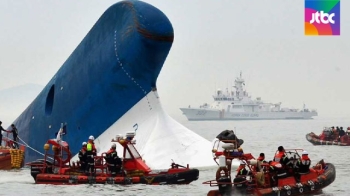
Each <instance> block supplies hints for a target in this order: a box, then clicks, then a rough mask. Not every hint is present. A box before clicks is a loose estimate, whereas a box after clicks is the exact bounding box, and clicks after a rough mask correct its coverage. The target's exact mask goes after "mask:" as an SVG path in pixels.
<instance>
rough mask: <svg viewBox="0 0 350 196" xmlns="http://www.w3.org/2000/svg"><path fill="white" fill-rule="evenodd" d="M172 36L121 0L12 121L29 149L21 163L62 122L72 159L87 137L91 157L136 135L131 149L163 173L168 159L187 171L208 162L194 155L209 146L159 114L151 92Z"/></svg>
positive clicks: (141, 8)
mask: <svg viewBox="0 0 350 196" xmlns="http://www.w3.org/2000/svg"><path fill="white" fill-rule="evenodd" d="M173 38H174V33H173V28H172V25H171V23H170V21H169V20H168V18H167V17H166V16H165V15H164V14H163V13H162V12H161V11H160V10H158V9H157V8H155V7H153V6H151V5H149V4H147V3H144V2H141V1H122V2H119V3H116V4H114V5H112V6H111V7H110V8H108V9H107V10H106V11H105V12H104V13H103V15H102V16H101V17H100V19H99V20H98V21H97V22H96V24H95V25H94V26H93V28H92V29H91V30H90V31H89V33H88V34H87V35H86V36H85V38H84V39H83V40H82V41H81V43H80V44H79V45H78V47H77V48H76V49H75V50H74V51H73V53H72V54H71V55H70V56H69V58H68V59H67V60H66V62H65V63H64V64H63V65H62V67H61V68H60V69H59V70H58V72H57V73H56V74H55V75H54V76H53V78H52V79H51V80H50V81H49V82H48V84H47V85H46V86H45V87H44V89H43V90H42V91H41V93H40V94H39V95H38V96H37V97H36V99H35V100H34V101H33V102H32V103H31V104H30V105H29V106H28V107H27V109H26V110H25V111H24V112H23V113H22V114H21V115H20V116H19V117H18V118H17V119H16V120H15V122H14V124H16V126H17V128H18V130H19V136H20V139H21V141H24V142H25V143H27V144H28V145H29V146H30V148H31V149H35V151H34V150H27V151H26V155H25V157H26V162H28V161H33V160H35V159H38V158H40V157H41V156H42V155H41V154H40V152H43V143H45V141H47V140H48V139H50V138H53V137H55V133H57V131H58V130H59V128H60V126H61V123H67V134H66V135H65V136H64V138H63V139H64V140H66V141H67V142H68V143H70V144H71V146H70V149H71V151H72V152H76V153H77V152H78V151H79V150H80V147H81V143H82V142H83V141H86V140H87V139H88V137H89V136H90V135H93V136H94V137H95V143H96V146H97V150H98V152H105V151H107V150H108V149H109V147H110V143H109V140H110V138H111V137H114V136H115V135H116V134H122V133H126V132H130V131H136V139H137V140H139V141H138V144H137V147H138V148H139V149H140V153H141V154H142V155H143V156H144V158H145V160H146V161H147V162H148V164H149V165H150V166H151V167H153V166H155V167H157V166H158V165H157V164H159V165H162V166H161V167H164V168H167V167H168V164H169V161H171V160H170V158H171V159H175V161H177V162H178V163H179V164H187V163H189V164H190V166H196V165H195V163H198V162H200V161H201V159H207V158H208V159H209V158H210V159H211V156H210V154H208V155H207V154H205V153H201V152H206V150H203V148H208V149H209V148H210V142H209V141H207V140H205V139H204V138H202V137H200V136H198V135H197V134H195V133H193V132H192V131H190V130H188V129H187V128H185V127H183V126H182V125H180V124H179V123H177V122H176V121H174V120H173V119H172V118H170V117H169V116H168V115H166V114H165V113H164V112H163V110H162V108H161V105H160V102H159V98H158V96H157V93H156V81H157V77H158V74H159V72H160V70H161V68H162V66H163V63H164V61H165V59H166V57H167V55H168V53H169V50H170V48H171V46H172V42H173ZM173 125H174V126H173ZM182 139H184V140H182ZM107 140H108V141H107ZM157 147H159V148H158V149H157ZM197 147H198V148H197ZM196 148H197V149H196ZM191 149H192V150H191ZM199 149H200V150H199ZM185 150H186V151H185ZM197 150H198V152H197ZM188 153H190V154H194V155H195V157H192V158H189V156H186V155H188ZM161 155H162V156H161ZM160 157H161V158H160ZM156 159H157V160H156ZM184 159H185V160H184ZM195 159H199V160H195ZM162 160H164V162H162ZM202 162H203V161H202ZM163 163H166V164H167V165H163ZM192 163H194V164H192ZM202 165H203V163H202Z"/></svg>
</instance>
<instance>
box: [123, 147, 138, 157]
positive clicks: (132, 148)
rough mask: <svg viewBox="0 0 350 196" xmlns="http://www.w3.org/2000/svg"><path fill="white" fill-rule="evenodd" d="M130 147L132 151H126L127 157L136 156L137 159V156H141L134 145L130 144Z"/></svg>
mask: <svg viewBox="0 0 350 196" xmlns="http://www.w3.org/2000/svg"><path fill="white" fill-rule="evenodd" d="M128 148H129V149H130V151H128V150H127V151H126V156H125V158H127V159H130V158H132V157H134V158H135V159H137V158H140V157H141V156H140V154H139V153H138V152H137V150H136V148H135V146H134V145H132V144H128ZM129 153H130V154H129Z"/></svg>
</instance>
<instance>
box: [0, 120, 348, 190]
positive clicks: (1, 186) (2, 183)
mask: <svg viewBox="0 0 350 196" xmlns="http://www.w3.org/2000/svg"><path fill="white" fill-rule="evenodd" d="M180 123H182V124H183V125H184V126H186V127H187V128H189V129H190V130H193V131H194V132H196V133H198V134H199V135H201V136H203V137H204V138H206V139H208V140H210V141H212V140H213V139H214V138H215V137H216V136H217V135H218V134H219V133H220V132H221V131H223V130H226V129H229V130H235V131H236V134H237V136H238V138H240V139H243V140H244V144H243V145H242V147H243V150H244V152H246V153H248V152H249V153H252V154H253V156H255V157H258V155H259V154H260V153H261V152H263V153H265V157H266V160H271V159H272V158H273V155H274V153H275V152H276V150H277V147H278V146H281V145H282V146H284V148H286V149H288V148H302V149H305V150H307V151H308V152H309V157H310V159H311V160H312V161H313V162H312V165H314V164H315V163H316V162H317V161H319V160H321V159H324V160H325V161H326V162H330V163H333V164H334V165H335V168H336V173H337V175H336V179H335V181H334V182H333V183H332V184H331V185H329V186H328V187H326V188H325V189H323V191H322V193H321V194H318V195H323V196H326V195H327V196H338V195H340V196H343V195H344V196H345V195H350V186H349V182H350V163H349V161H350V146H349V147H347V146H343V147H342V146H314V145H312V144H311V143H309V142H308V141H307V140H306V138H305V135H306V134H307V133H309V132H315V133H316V134H319V133H321V131H322V129H323V127H324V126H342V127H344V129H346V128H347V127H348V126H350V122H349V119H344V118H333V119H328V118H321V117H316V118H315V119H313V120H258V121H182V122H180ZM208 153H210V152H208ZM204 161H206V160H204ZM207 161H213V160H207ZM169 165H170V163H169ZM233 165H234V166H233V172H235V166H236V165H237V163H235V162H234V163H233ZM216 169H217V167H208V168H199V170H200V173H199V179H198V180H197V181H194V182H192V183H191V184H188V185H160V186H158V185H140V184H136V185H71V186H64V185H39V184H34V180H33V178H32V177H31V176H30V171H29V169H27V168H24V169H20V170H13V171H0V195H11V196H12V195H14V196H17V195H18V196H22V195H23V196H24V195H30V196H32V195H33V196H34V195H84V196H90V195H123V196H128V195H130V196H131V195H145V196H146V195H155V196H163V195H164V196H167V195H170V196H192V195H193V196H197V195H198V196H202V195H207V193H208V191H209V190H212V189H216V188H217V187H210V186H209V185H205V184H203V182H205V181H208V180H214V179H215V172H216Z"/></svg>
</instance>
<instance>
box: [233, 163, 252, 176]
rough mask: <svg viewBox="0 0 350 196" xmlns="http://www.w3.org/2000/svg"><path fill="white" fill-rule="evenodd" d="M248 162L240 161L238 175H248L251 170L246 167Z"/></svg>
mask: <svg viewBox="0 0 350 196" xmlns="http://www.w3.org/2000/svg"><path fill="white" fill-rule="evenodd" d="M245 166H246V163H245V162H244V161H242V160H241V161H240V164H239V167H238V169H237V175H236V177H237V176H246V175H248V174H249V173H250V172H249V171H248V170H247V169H246V168H245Z"/></svg>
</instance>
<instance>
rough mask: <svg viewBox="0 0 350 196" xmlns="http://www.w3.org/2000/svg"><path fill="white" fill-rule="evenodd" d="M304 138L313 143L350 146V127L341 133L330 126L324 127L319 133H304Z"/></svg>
mask: <svg viewBox="0 0 350 196" xmlns="http://www.w3.org/2000/svg"><path fill="white" fill-rule="evenodd" d="M306 140H307V141H309V142H310V143H312V144H313V145H336V146H350V127H348V129H347V131H346V132H345V131H344V133H343V134H341V135H339V133H338V132H337V131H335V130H333V129H331V128H328V127H326V128H324V129H323V131H322V133H321V134H320V135H316V134H315V133H314V132H311V133H308V134H306Z"/></svg>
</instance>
